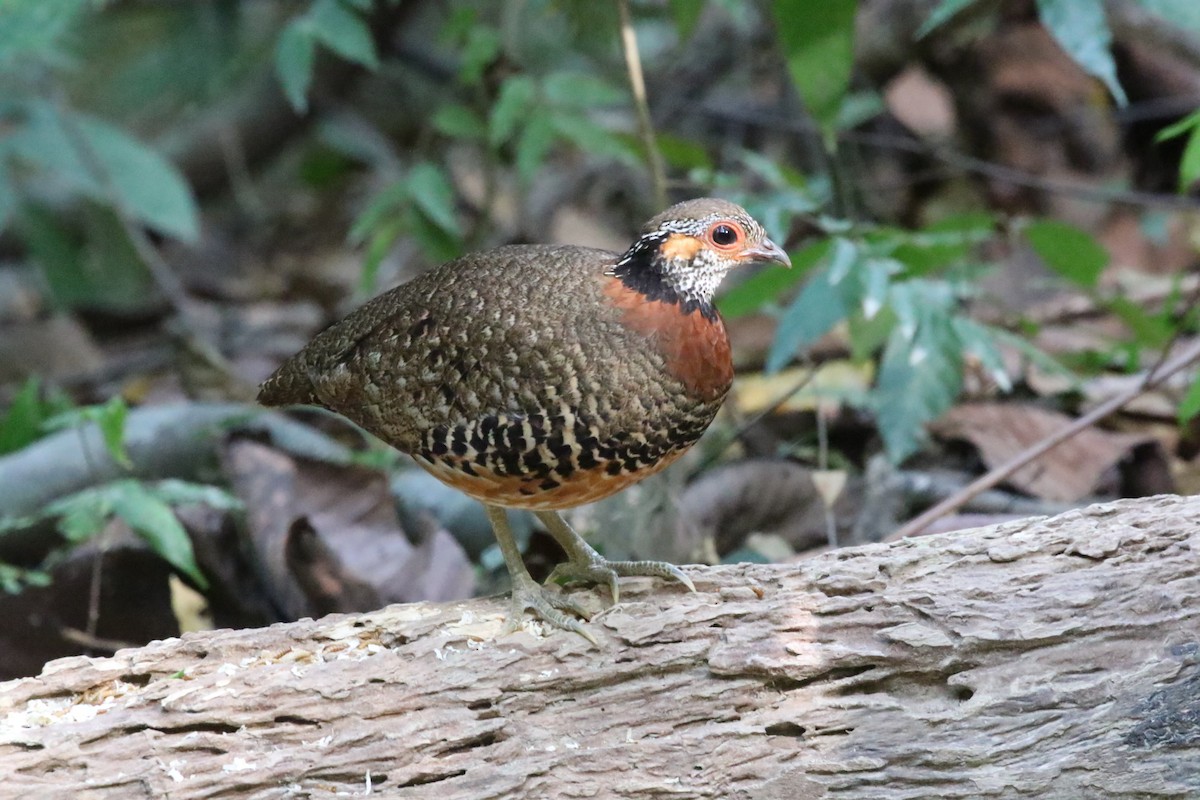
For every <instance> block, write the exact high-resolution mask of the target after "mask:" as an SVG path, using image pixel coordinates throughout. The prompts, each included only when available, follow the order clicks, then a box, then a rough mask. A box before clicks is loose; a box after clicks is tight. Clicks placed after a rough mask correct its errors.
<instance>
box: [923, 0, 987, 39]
mask: <svg viewBox="0 0 1200 800" xmlns="http://www.w3.org/2000/svg"><path fill="white" fill-rule="evenodd" d="M975 2H977V0H942V2H941V3H940V4H939V5H938V7H937V8H935V9H934V10H933V11H932V12H930V14H929V17H928V18H926V20H925V22H924V23H922V24H921V27H920V28H919V29H918V30H917V38H918V39H922V38H924V37H926V36H928V35H929V33H930V32H931V31H932V30H933V29H934V28H937V27H939V26H941V25H943V24H945V23H946V22H948V21H949V20H950V18H951V17H953V16H955V15H956V14H958V12H960V11H962V10H963V9H964V8H966V7H967V6H969V5H971V4H973V3H975Z"/></svg>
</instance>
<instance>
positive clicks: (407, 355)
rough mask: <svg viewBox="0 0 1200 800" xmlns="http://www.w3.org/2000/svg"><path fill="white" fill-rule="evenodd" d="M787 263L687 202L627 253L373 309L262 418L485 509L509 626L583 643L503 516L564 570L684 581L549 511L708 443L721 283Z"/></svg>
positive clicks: (300, 371)
mask: <svg viewBox="0 0 1200 800" xmlns="http://www.w3.org/2000/svg"><path fill="white" fill-rule="evenodd" d="M751 261H776V262H779V263H783V264H787V263H788V261H787V256H786V255H785V254H784V252H783V251H782V250H781V249H780V248H779V247H777V246H776V245H775V244H773V243H772V242H771V241H770V240H769V239H768V238H767V237H766V235H765V233H764V232H763V230H762V228H761V226H759V225H758V223H756V222H755V221H754V220H753V219H752V218H751V217H750V216H749V215H748V214H746V212H745V211H744V210H743V209H741V208H740V207H738V206H736V205H733V204H732V203H727V202H725V201H721V200H713V199H702V200H692V201H688V202H685V203H680V204H678V205H676V206H673V207H671V208H669V209H667V210H666V211H664V212H663V213H662V214H660V215H659V216H657V217H655V218H654V219H652V220H650V222H648V223H647V224H646V226H645V227H644V228H643V230H642V234H641V236H640V237H639V238H638V239H637V241H635V242H634V244H633V245H632V246H631V247H630V248H629V249H628V250H627V251H626V252H625V253H624V254H618V253H610V252H607V251H603V250H594V249H590V248H584V247H569V246H547V245H518V246H510V247H501V248H497V249H495V250H490V251H486V252H482V253H475V254H472V255H467V256H464V257H462V258H459V259H456V260H454V261H451V262H448V263H446V264H443V265H441V266H440V267H437V268H436V269H433V270H431V271H430V272H428V273H426V274H424V275H422V276H420V277H418V278H416V279H415V280H413V281H411V282H409V283H407V284H405V285H403V286H400V287H398V288H396V289H393V290H392V291H390V292H386V293H385V294H382V295H380V296H379V297H376V298H375V299H374V300H371V301H370V302H368V303H367V304H366V305H364V306H363V307H362V308H360V309H359V310H357V311H355V312H354V313H352V314H350V315H349V316H348V317H346V318H345V319H344V320H342V321H341V322H339V323H336V324H335V325H333V326H332V327H330V328H328V329H327V330H325V331H324V332H322V333H321V334H319V335H318V336H317V337H316V338H315V339H313V341H312V342H311V343H310V344H309V345H308V346H307V347H305V348H304V349H303V350H301V351H300V352H299V353H297V354H296V355H294V356H292V357H291V358H290V359H288V360H287V361H286V362H285V363H284V364H283V365H282V366H281V367H280V368H279V369H278V370H277V371H276V372H275V374H274V375H272V376H271V377H270V378H269V379H268V380H267V381H266V382H265V383H263V385H262V388H261V391H260V394H259V400H260V402H262V403H263V404H265V405H288V404H296V403H309V404H316V405H321V406H324V407H326V408H328V409H331V410H333V411H336V412H338V413H340V414H343V415H344V416H346V417H348V418H349V419H351V420H353V421H354V422H356V423H358V424H359V425H361V426H362V427H363V428H365V429H366V430H368V431H370V432H371V433H373V434H375V435H376V436H378V437H379V438H381V439H383V440H384V441H386V442H388V443H389V444H391V445H393V446H394V447H396V448H397V449H399V450H402V451H404V452H406V453H409V454H411V455H412V456H413V457H414V458H415V459H416V461H417V463H419V464H420V465H421V466H422V467H424V468H425V469H427V470H428V471H429V472H431V473H432V474H433V475H435V476H436V477H438V478H439V479H441V480H443V481H445V482H446V483H448V484H450V485H452V486H454V487H456V488H458V489H461V490H462V491H464V492H466V493H467V494H469V495H471V496H472V497H475V498H476V499H478V500H480V501H481V502H483V503H484V504H485V506H487V508H488V512H489V517H490V518H491V520H492V523H493V526H494V527H495V528H496V535H497V539H498V541H499V543H500V545H501V549H502V551H503V552H504V555H505V559H506V561H507V564H508V567H509V571H510V573H512V577H513V597H514V611H513V614H512V616H511V617H510V620H509V623H510V625H513V624H516V623H517V622H518V621H519V619H520V614H521V612H522V611H523V610H524V609H526V608H530V609H532V610H534V611H535V612H536V613H538V614H539V615H540V616H542V617H543V618H545V619H547V620H548V621H550V622H552V623H554V624H556V625H559V626H560V627H565V628H569V629H571V630H576V631H579V632H580V633H583V634H584V635H585V636H587V637H588V638H589V639H590V638H591V636H590V634H588V633H587V631H586V630H585V629H584V628H582V626H580V624H579V623H578V621H577V620H575V619H573V618H571V617H569V616H567V615H565V614H563V613H562V612H561V610H560V609H565V610H568V611H571V612H575V613H581V610H580V609H579V608H578V607H577V606H576V605H575V604H574V603H572V602H571V601H570V600H569V599H567V598H565V597H563V596H561V595H558V594H553V593H549V592H544V591H543V590H541V588H540V587H537V586H536V584H534V583H533V582H532V579H530V578H529V576H528V573H527V572H526V571H525V568H524V565H523V564H521V562H520V555H519V553H518V552H517V550H516V546H515V544H513V543H512V539H511V534H510V533H509V531H508V528H507V523H506V522H505V521H504V515H503V514H502V513H500V511H499V509H500V508H503V507H518V508H530V509H535V510H536V511H538V512H539V516H540V517H541V518H542V520H543V522H545V523H546V525H547V527H548V528H549V529H550V532H551V534H553V535H554V536H555V538H556V539H558V540H559V542H560V543H561V544H562V545H563V546H564V548H565V549H566V551H567V554H568V556H569V557H570V561H569V562H568V563H566V564H564V565H562V566H560V568H559V569H558V570H556V572H557V574H558V575H560V576H562V577H566V578H572V579H583V580H593V581H604V582H607V583H608V584H609V585H610V587H611V588H612V591H613V594H614V600H615V599H616V594H617V588H616V585H617V584H616V578H617V576H618V575H638V574H649V575H662V576H670V577H674V578H676V579H679V580H681V581H683V582H684V583H686V584H688V585H689V586H690V581H688V579H687V578H686V576H684V575H683V573H682V572H680V571H679V570H678V569H676V568H675V567H673V566H671V565H667V564H659V563H656V562H617V563H614V562H607V561H605V560H604V559H603V558H601V557H600V556H599V555H598V554H596V552H595V551H594V550H592V549H591V548H590V547H589V546H588V545H587V544H586V543H584V542H583V540H582V539H580V538H579V537H578V535H577V534H575V533H574V532H573V531H571V529H570V528H569V527H567V525H566V523H565V522H563V521H562V519H561V517H559V515H558V514H557V513H554V511H553V510H554V509H562V508H569V507H572V506H576V505H580V504H582V503H587V502H592V501H594V500H599V499H601V498H603V497H606V496H608V495H610V494H612V493H614V492H617V491H619V490H620V489H622V488H624V487H625V486H628V485H629V484H631V483H634V482H636V481H638V480H641V479H642V478H644V477H646V476H648V475H651V474H653V473H654V472H656V471H658V470H659V469H662V468H663V467H665V466H666V465H667V464H669V463H671V462H672V461H674V460H675V459H676V458H678V457H679V456H680V455H681V454H682V453H683V452H684V451H685V450H686V449H687V448H688V447H690V446H691V445H692V444H693V443H694V442H695V441H696V439H698V438H699V437H700V435H701V434H702V433H703V432H704V430H705V428H707V427H708V424H709V423H710V422H711V421H712V419H713V417H714V415H715V414H716V412H717V409H718V408H719V407H720V404H721V402H722V400H724V397H725V394H726V392H727V391H728V389H729V386H730V383H731V382H732V379H733V364H732V361H731V358H730V350H729V340H728V338H727V336H726V332H725V326H724V324H723V323H722V321H721V318H720V316H719V315H718V314H717V312H716V310H715V309H714V308H713V306H712V297H713V293H714V292H715V290H716V288H717V285H718V284H719V282H720V280H721V278H722V277H723V276H724V274H725V272H727V271H728V270H729V269H731V268H733V267H736V266H738V265H739V264H743V263H747V262H751Z"/></svg>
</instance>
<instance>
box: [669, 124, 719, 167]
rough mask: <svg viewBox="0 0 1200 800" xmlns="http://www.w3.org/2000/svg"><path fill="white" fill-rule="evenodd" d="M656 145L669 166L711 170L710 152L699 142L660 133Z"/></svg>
mask: <svg viewBox="0 0 1200 800" xmlns="http://www.w3.org/2000/svg"><path fill="white" fill-rule="evenodd" d="M656 143H657V144H658V149H659V151H660V152H661V153H662V157H663V159H664V160H665V161H666V162H667V164H668V165H670V166H672V167H675V168H676V169H681V170H689V169H697V168H700V169H711V168H712V159H711V158H709V157H708V151H707V150H706V149H705V148H704V145H701V144H699V143H697V142H694V141H692V140H691V139H685V138H683V137H682V136H676V135H674V134H671V133H659V134H658V135H657V139H656Z"/></svg>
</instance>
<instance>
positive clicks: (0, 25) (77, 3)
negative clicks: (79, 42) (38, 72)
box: [0, 0, 94, 70]
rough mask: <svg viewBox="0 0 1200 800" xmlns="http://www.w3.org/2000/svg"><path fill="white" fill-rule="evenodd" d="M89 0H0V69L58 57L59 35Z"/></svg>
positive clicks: (75, 21) (73, 23) (78, 18)
mask: <svg viewBox="0 0 1200 800" xmlns="http://www.w3.org/2000/svg"><path fill="white" fill-rule="evenodd" d="M93 5H94V3H92V2H91V0H54V2H46V1H45V0H0V69H5V70H7V69H9V68H10V64H13V63H16V62H22V61H25V62H28V61H29V60H31V59H36V60H40V61H46V62H51V63H53V62H57V61H60V60H61V59H62V53H63V50H64V49H65V48H64V43H63V39H64V38H65V37H66V35H67V34H68V33H70V31H71V29H72V28H73V27H75V26H76V25H77V24H78V23H79V22H80V21H81V19H82V17H83V16H84V14H85V13H86V12H88V11H90V10H91V8H90V7H91V6H93Z"/></svg>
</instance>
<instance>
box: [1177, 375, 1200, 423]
mask: <svg viewBox="0 0 1200 800" xmlns="http://www.w3.org/2000/svg"><path fill="white" fill-rule="evenodd" d="M1197 414H1200V373H1197V374H1196V377H1195V379H1194V380H1192V385H1191V386H1189V387H1188V390H1187V393H1186V394H1184V396H1183V399H1182V400H1180V401H1179V424H1180V425H1187V424H1188V423H1189V422H1191V421H1192V420H1193V419H1195V418H1196V415H1197Z"/></svg>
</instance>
